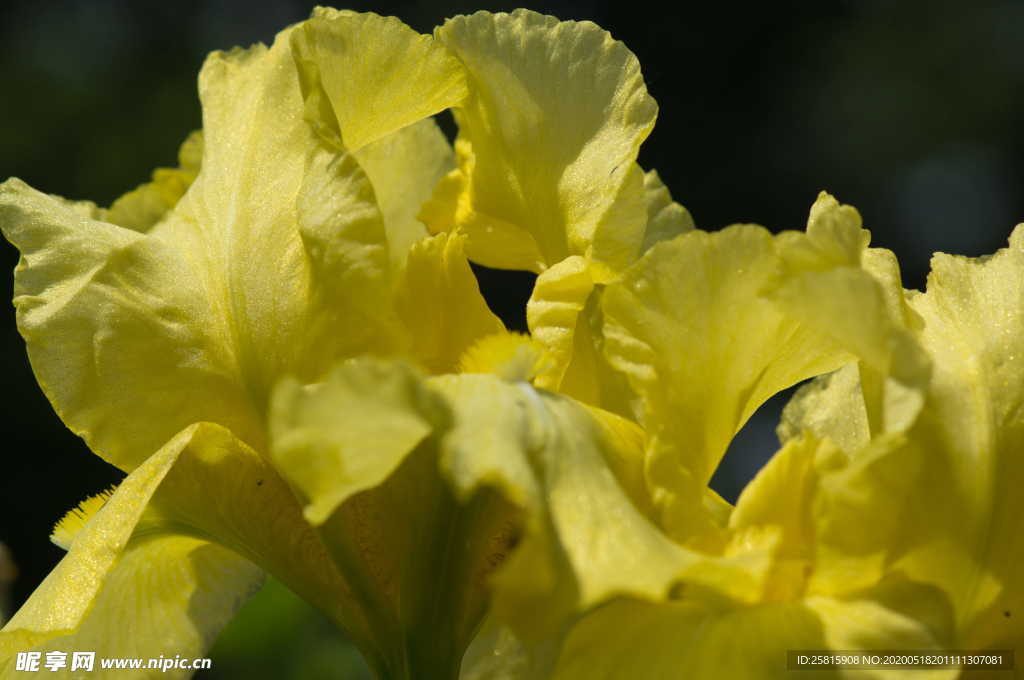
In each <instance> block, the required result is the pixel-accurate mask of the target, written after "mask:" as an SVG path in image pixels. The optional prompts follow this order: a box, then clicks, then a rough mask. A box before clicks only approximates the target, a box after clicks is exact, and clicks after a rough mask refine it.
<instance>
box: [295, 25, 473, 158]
mask: <svg viewBox="0 0 1024 680" xmlns="http://www.w3.org/2000/svg"><path fill="white" fill-rule="evenodd" d="M292 46H293V49H294V51H295V59H296V64H297V65H298V67H299V73H300V76H301V79H302V92H303V96H304V98H305V105H306V110H307V117H308V118H309V119H310V120H311V121H313V122H314V125H315V126H316V127H317V129H318V131H319V132H320V133H321V134H323V135H325V136H326V137H327V138H330V139H333V140H335V142H336V143H337V144H339V145H340V146H341V147H342V148H345V149H347V150H349V151H353V152H354V151H359V150H360V149H362V148H363V147H364V146H366V145H367V144H370V143H371V142H374V141H376V140H379V139H382V138H383V137H386V136H387V135H389V134H391V133H393V132H395V131H397V130H399V129H401V128H403V127H405V126H407V125H410V124H411V123H415V122H416V121H418V120H421V119H423V118H426V117H428V116H431V115H433V114H435V113H439V112H440V111H443V110H445V109H447V108H450V107H452V106H458V105H460V104H461V103H462V100H463V99H464V98H465V97H466V74H465V71H464V70H463V68H462V65H461V64H459V61H458V60H457V59H455V57H453V56H452V55H451V54H450V53H449V52H448V50H447V49H445V47H444V46H443V45H441V44H439V43H438V42H436V41H435V40H434V39H433V38H432V37H431V36H428V35H420V34H419V33H416V31H414V30H412V29H411V28H409V27H408V26H406V25H405V24H403V23H402V22H401V21H399V20H398V19H396V18H394V17H382V16H379V15H377V14H373V13H366V14H358V13H356V12H350V11H344V10H343V11H338V10H334V9H330V8H325V7H318V8H317V9H316V10H314V12H313V17H312V18H311V19H310V20H309V21H306V22H305V23H303V24H302V25H301V27H300V28H299V29H298V30H296V31H295V32H294V34H293V35H292Z"/></svg>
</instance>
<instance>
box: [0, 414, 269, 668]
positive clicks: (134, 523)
mask: <svg viewBox="0 0 1024 680" xmlns="http://www.w3.org/2000/svg"><path fill="white" fill-rule="evenodd" d="M193 434H194V432H186V433H183V434H182V435H180V436H179V437H176V438H175V439H174V440H173V441H171V442H169V443H168V445H167V446H166V447H164V448H163V449H161V451H160V452H159V453H157V454H155V455H153V456H152V457H151V458H150V459H149V460H147V461H146V462H145V463H144V464H143V465H142V466H141V467H139V468H138V469H137V470H136V471H135V473H134V474H132V475H130V476H129V477H128V478H127V479H126V480H125V481H124V482H123V483H122V484H121V486H120V487H119V488H118V490H117V491H116V492H115V493H114V494H113V495H112V496H111V498H110V499H109V501H107V503H106V504H105V505H104V506H102V508H101V509H99V510H98V512H96V514H95V515H94V516H93V517H92V518H91V521H89V523H88V524H87V525H86V526H85V527H84V528H82V529H81V530H80V531H79V532H78V533H77V535H76V536H74V540H73V543H72V545H71V549H70V551H69V553H68V555H67V556H66V557H65V558H64V559H63V560H62V561H61V562H60V564H58V565H57V567H56V568H55V569H54V570H53V571H52V572H51V573H50V575H49V576H48V577H47V578H46V580H44V581H43V583H42V585H40V586H39V588H38V589H37V590H36V591H35V593H34V594H33V595H32V596H31V597H30V598H29V600H28V602H26V603H25V605H24V606H22V608H21V609H20V610H19V611H18V612H17V614H15V616H14V617H13V618H12V619H11V620H10V621H8V622H7V625H6V626H4V628H3V631H2V632H0V664H2V668H3V677H15V673H16V671H15V670H14V660H15V656H16V653H17V652H23V651H28V650H30V649H36V650H47V649H56V650H62V651H67V650H70V649H73V650H82V651H96V652H97V655H98V656H115V657H120V656H125V657H129V656H132V657H134V656H138V657H157V656H160V655H161V654H167V653H168V652H169V651H172V650H173V651H172V654H173V653H180V654H182V655H183V656H184V655H188V656H191V657H201V656H203V652H204V651H205V650H206V649H207V648H208V647H209V646H210V645H211V644H212V642H213V639H214V637H215V636H216V634H217V632H218V631H219V630H220V628H222V627H223V626H224V624H226V623H227V621H228V620H229V619H230V617H231V616H233V615H234V613H235V612H236V611H237V610H238V608H239V607H240V606H241V604H242V602H244V600H245V599H246V597H247V596H248V595H250V594H252V592H254V590H255V589H256V588H258V587H259V585H260V584H261V583H262V580H263V572H262V571H261V570H260V569H258V568H257V567H255V566H254V565H253V564H252V563H251V562H249V561H248V560H246V559H244V558H242V557H240V556H238V555H237V554H236V553H233V552H231V551H230V550H227V549H225V548H222V547H220V546H217V545H215V544H212V543H210V542H208V541H205V540H202V539H198V538H192V537H186V536H182V535H159V534H155V535H153V534H150V535H147V532H146V531H145V511H146V509H147V507H148V505H149V503H150V501H151V500H152V498H153V496H154V495H155V494H156V493H157V491H158V489H159V487H160V485H161V484H162V483H163V481H164V480H165V478H166V477H167V475H168V473H169V472H170V470H171V469H172V467H173V466H174V464H175V462H176V461H177V460H178V458H179V456H180V455H181V454H182V452H183V451H184V450H185V449H186V448H187V447H188V446H190V445H192V443H193V442H192V436H193ZM64 672H65V674H66V677H71V675H70V672H69V669H67V668H66V669H64ZM96 674H97V675H98V676H99V677H113V674H110V673H107V674H104V673H103V672H102V671H99V669H97V671H96ZM178 676H179V677H183V676H184V674H181V673H179V674H178Z"/></svg>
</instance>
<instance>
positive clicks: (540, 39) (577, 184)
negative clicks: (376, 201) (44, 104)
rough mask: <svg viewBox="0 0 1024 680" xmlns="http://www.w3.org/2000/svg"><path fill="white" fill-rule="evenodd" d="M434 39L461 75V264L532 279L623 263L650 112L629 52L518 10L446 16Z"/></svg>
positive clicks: (582, 29)
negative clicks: (554, 269) (464, 94)
mask: <svg viewBox="0 0 1024 680" xmlns="http://www.w3.org/2000/svg"><path fill="white" fill-rule="evenodd" d="M436 35H437V37H438V39H439V40H440V41H441V42H443V43H444V44H445V45H446V46H447V47H448V48H449V49H450V50H451V51H452V52H453V53H454V54H455V55H456V56H457V57H458V58H459V59H460V60H461V61H462V63H463V64H464V66H465V68H466V70H467V72H468V73H469V91H470V94H469V97H468V98H467V100H466V101H465V103H464V104H462V106H461V108H460V109H459V110H458V116H457V122H458V123H459V130H460V132H459V134H460V140H465V141H464V145H465V147H464V150H463V151H462V152H461V153H460V159H461V163H460V172H461V173H462V175H463V178H462V186H461V188H462V191H463V192H465V194H466V196H465V197H459V198H458V199H457V200H458V201H459V202H460V206H459V209H457V210H455V211H454V215H455V218H456V224H457V226H459V227H460V228H462V229H463V230H464V231H465V232H466V233H467V235H468V236H469V245H468V251H469V253H470V257H471V258H472V259H474V260H475V261H478V262H480V263H481V264H485V265H487V266H491V267H499V268H506V269H528V270H532V271H536V272H540V271H543V270H544V269H545V268H547V267H550V266H553V265H555V264H556V263H558V262H560V261H561V260H563V259H565V258H566V257H568V256H570V255H581V256H584V257H586V258H587V259H588V260H593V261H595V262H600V263H602V264H603V265H605V267H606V268H609V269H611V270H617V269H621V268H623V267H625V266H626V265H627V264H628V263H629V261H631V260H632V258H634V257H635V255H636V252H637V250H638V249H639V247H640V243H641V241H642V239H643V229H644V225H645V223H646V206H645V203H644V192H643V173H642V171H641V170H640V169H639V168H638V167H637V166H636V165H635V160H636V155H637V151H638V149H639V146H640V144H641V143H642V142H643V140H644V139H645V138H646V136H647V135H648V134H649V133H650V131H651V129H652V127H653V126H654V119H655V116H656V112H657V107H656V105H655V103H654V100H653V99H651V98H650V97H649V96H648V95H647V91H646V88H645V87H644V84H643V79H642V77H641V75H640V67H639V64H638V63H637V61H636V58H635V57H634V56H633V54H632V53H631V52H629V50H627V49H626V48H625V46H624V45H623V44H622V43H620V42H616V41H614V40H612V38H611V36H609V35H608V34H607V33H606V32H605V31H603V30H601V29H600V28H598V27H597V26H595V25H594V24H592V23H589V22H579V23H577V22H559V21H558V20H557V19H555V18H554V17H545V16H542V15H540V14H536V13H534V12H529V11H526V10H517V11H515V12H513V13H512V14H490V13H487V12H478V13H476V14H473V15H472V16H467V17H456V18H454V19H450V20H449V21H448V22H446V23H445V25H444V26H442V27H440V28H439V29H437V31H436ZM442 228H443V227H442ZM524 239H525V240H526V241H527V242H532V243H530V244H529V245H527V244H524V243H520V244H519V247H518V248H508V247H507V244H509V243H511V242H521V241H523V240H524ZM601 275H602V276H603V275H604V273H603V272H602V274H601Z"/></svg>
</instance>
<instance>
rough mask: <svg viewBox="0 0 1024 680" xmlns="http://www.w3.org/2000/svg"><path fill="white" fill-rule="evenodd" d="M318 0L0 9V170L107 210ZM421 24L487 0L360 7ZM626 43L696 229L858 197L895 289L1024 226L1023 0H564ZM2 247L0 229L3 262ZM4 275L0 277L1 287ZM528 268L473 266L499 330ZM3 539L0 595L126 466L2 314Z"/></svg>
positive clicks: (25, 587)
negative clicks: (245, 52) (205, 87)
mask: <svg viewBox="0 0 1024 680" xmlns="http://www.w3.org/2000/svg"><path fill="white" fill-rule="evenodd" d="M311 6H312V4H311V3H302V2H278V3H272V4H263V3H248V2H241V1H239V0H220V1H218V2H209V3H197V2H159V3H151V2H117V1H114V0H107V1H104V2H86V1H80V2H63V3H43V2H13V3H12V2H7V3H5V4H4V5H3V9H0V76H2V80H0V180H2V179H3V178H6V177H7V176H9V175H10V176H18V177H21V178H22V179H24V180H25V181H27V182H28V183H29V184H31V185H33V186H35V187H36V188H39V189H42V190H44V191H47V192H51V193H56V194H60V195H63V196H67V197H69V198H75V199H90V200H94V201H96V202H97V203H99V204H101V205H108V204H109V203H110V202H111V201H112V200H113V199H114V198H115V197H117V196H118V195H120V194H121V193H123V192H124V191H126V190H128V189H130V188H132V187H134V186H135V185H136V184H138V183H140V182H143V181H145V180H147V179H148V176H149V173H150V172H151V170H152V169H153V168H154V167H156V166H158V165H174V163H175V154H176V150H177V146H178V144H179V142H180V141H181V140H182V139H183V138H184V137H185V135H186V134H187V133H188V132H189V131H191V130H193V129H196V128H198V127H200V111H199V105H198V101H197V98H196V95H195V78H196V74H197V72H198V70H199V67H200V65H201V64H202V61H203V57H204V55H205V54H206V53H207V52H209V51H211V50H213V49H219V48H228V47H231V46H233V45H238V44H241V45H247V44H250V43H252V42H255V41H265V42H269V41H271V40H272V39H273V36H274V33H275V32H276V31H277V30H278V29H280V28H282V27H284V26H285V25H286V24H288V23H291V22H294V21H298V20H301V19H303V18H304V17H305V16H307V15H308V13H309V10H310V8H311ZM348 6H349V7H350V8H352V9H357V10H372V11H377V12H379V13H382V14H395V15H397V16H399V17H401V18H403V19H404V20H405V21H406V22H407V23H409V24H410V25H412V26H413V27H414V28H416V29H418V30H420V31H424V32H426V31H429V30H430V29H431V28H432V27H433V26H434V25H435V24H437V23H440V22H441V21H442V20H443V19H444V18H445V17H446V16H450V15H453V14H459V13H465V12H470V11H473V10H476V9H491V10H498V9H511V8H513V7H515V6H516V5H515V4H507V5H506V4H495V3H485V2H481V3H473V4H468V3H461V2H449V3H444V2H438V3H415V2H409V3H386V2H380V3H367V2H355V3H351V4H349V5H348ZM531 7H532V8H533V9H537V10H539V11H544V12H547V13H551V14H555V15H557V16H559V17H560V18H563V19H590V20H593V21H596V22H597V23H598V24H600V25H601V26H603V27H604V28H606V29H608V30H610V31H611V32H612V34H613V35H614V36H615V37H616V38H619V39H621V40H623V41H624V42H625V43H626V44H627V45H628V46H629V47H630V48H631V49H632V50H633V51H634V52H635V53H636V54H637V56H638V57H639V59H640V63H641V64H642V66H643V69H644V74H645V77H646V80H647V85H648V89H649V90H650V92H651V93H652V95H653V96H654V97H655V99H657V101H658V103H659V105H660V114H659V118H658V126H657V128H656V129H655V131H654V133H653V134H652V135H651V137H650V138H649V139H648V141H647V143H646V144H645V146H644V147H643V150H642V152H641V155H640V162H641V164H642V165H643V166H644V167H645V168H647V169H649V168H657V170H658V171H659V173H660V174H661V176H662V178H663V179H664V181H665V183H666V184H667V185H668V186H669V188H670V189H671V190H672V193H673V195H674V196H675V198H676V200H678V201H679V202H681V203H683V204H684V205H685V206H687V207H688V208H689V209H690V211H691V212H692V214H693V215H694V217H695V219H696V221H697V224H698V225H699V226H700V227H702V228H704V229H717V228H719V227H721V226H724V225H726V224H729V223H733V222H758V223H761V224H764V225H766V226H768V227H770V228H772V229H776V230H777V229H782V228H801V227H802V226H803V225H804V223H805V219H806V214H807V209H808V208H809V206H810V205H811V203H812V202H813V200H814V198H815V196H816V195H817V192H818V191H819V190H821V189H827V190H828V191H830V192H832V193H834V194H835V195H836V196H837V197H838V198H839V199H840V200H841V201H843V202H845V203H851V204H853V205H855V206H857V207H858V208H859V209H860V211H861V213H862V214H863V216H864V220H865V225H866V226H867V227H868V228H869V229H871V231H872V232H873V234H874V243H875V244H876V245H881V246H884V247H887V248H891V249H892V250H894V251H895V252H896V253H897V255H898V256H899V258H900V261H901V263H902V264H903V267H904V276H905V279H904V282H905V285H907V286H908V287H917V288H920V287H923V285H924V278H925V275H926V272H927V266H928V258H929V256H930V254H931V253H932V252H933V251H936V250H943V251H947V252H954V253H962V254H967V255H979V254H982V253H987V252H991V251H993V250H995V249H996V248H998V247H1000V246H1001V245H1003V244H1005V239H1006V237H1007V236H1008V234H1009V232H1010V229H1011V228H1012V226H1013V225H1014V224H1015V223H1017V222H1021V221H1024V191H1022V187H1024V184H1022V180H1024V49H1022V48H1021V45H1022V41H1024V2H1021V1H1015V2H1002V3H981V2H966V1H963V2H949V1H941V0H939V1H931V2H895V1H893V2H882V1H877V0H876V1H871V0H862V1H857V2H854V1H847V2H813V3H812V2H803V3H780V2H774V3H749V4H743V3H726V2H719V3H700V4H686V3H679V4H678V8H677V10H675V12H674V13H672V14H668V15H666V14H665V13H664V12H656V11H654V10H653V9H651V8H650V7H645V6H644V5H643V4H642V3H637V2H618V3H612V2H560V3H543V4H534V5H532V6H531ZM16 259H17V256H16V252H15V250H14V249H13V248H12V247H11V246H9V245H8V244H6V243H2V244H0V269H2V271H3V272H9V271H10V270H11V269H12V268H13V267H14V264H15V262H16ZM11 283H12V279H11V276H10V275H9V274H3V275H2V276H0V299H6V300H9V299H10V297H11ZM528 285H529V278H528V277H523V276H518V277H516V276H511V277H509V276H497V277H487V278H486V279H485V293H486V294H487V295H488V298H489V299H490V300H491V301H492V303H493V305H494V306H495V307H496V308H497V309H498V310H499V311H500V312H501V313H502V314H503V315H504V316H505V318H506V319H507V320H508V321H509V322H510V323H511V324H512V325H521V324H522V323H523V322H522V311H521V310H519V309H516V306H517V305H518V304H520V303H521V302H522V301H525V299H526V296H528V294H529V288H528ZM0 324H2V331H0V343H2V350H0V362H2V371H3V381H4V382H3V388H4V389H3V392H2V393H3V405H4V407H5V408H4V411H3V417H2V418H0V442H2V444H0V446H2V447H3V449H2V450H3V453H2V456H3V459H2V462H3V467H2V469H0V542H2V543H5V544H7V546H8V547H9V548H10V550H11V552H12V554H13V556H14V558H15V560H16V562H17V563H18V565H19V567H20V573H21V575H20V578H19V579H18V580H17V581H16V583H15V585H14V591H13V600H14V602H15V603H16V604H17V603H19V602H20V601H21V600H22V599H23V598H24V597H26V596H27V595H28V594H29V593H30V592H31V590H32V589H33V588H34V587H35V586H36V585H37V584H38V582H39V581H40V580H41V579H42V577H43V576H44V575H45V574H46V573H47V571H48V570H49V569H50V568H51V567H52V565H53V564H55V563H56V561H57V560H58V559H59V558H60V556H61V555H62V552H61V551H60V550H59V549H57V548H55V547H53V546H51V545H50V544H49V542H48V541H47V536H48V533H49V530H50V527H51V525H52V523H53V522H54V521H55V520H57V519H58V518H59V517H60V516H61V515H62V514H63V513H64V512H65V511H67V510H68V509H69V508H71V507H72V506H74V505H75V504H76V503H77V502H78V501H79V500H81V499H82V498H83V497H84V496H86V495H88V494H92V493H95V492H97V491H99V490H100V489H102V488H104V487H105V486H107V485H109V484H110V483H112V482H115V481H116V480H117V479H118V478H119V475H118V474H117V473H116V471H115V470H113V469H112V468H110V467H109V466H107V465H106V464H105V463H103V462H102V461H100V460H99V459H98V458H97V457H95V456H93V455H91V454H90V453H89V452H88V450H87V449H86V448H85V447H84V445H83V444H82V443H81V442H80V441H79V440H78V439H77V438H75V437H74V436H73V435H71V434H70V433H69V432H67V431H66V430H65V429H64V428H63V426H62V425H61V423H60V421H59V420H58V419H57V417H56V416H55V415H54V413H53V411H52V410H51V408H50V406H49V405H48V403H47V402H46V400H45V399H44V397H43V395H42V393H41V392H40V390H39V388H38V387H37V385H36V383H35V381H34V379H33V377H32V374H31V371H30V368H29V366H28V362H27V360H26V358H25V351H24V345H23V343H22V341H21V339H20V337H19V336H18V334H17V332H16V330H15V329H14V310H13V308H8V309H7V311H6V312H4V313H3V314H0ZM783 403H784V398H776V399H775V400H773V401H772V402H770V403H769V405H768V406H767V407H766V408H765V409H762V411H761V412H759V414H758V415H757V416H755V418H754V420H753V421H752V422H751V424H750V425H749V426H748V427H747V428H745V430H744V431H743V432H742V433H741V434H740V436H739V438H738V442H737V444H736V445H735V446H734V447H733V450H732V451H730V455H729V456H728V458H727V460H726V464H725V466H724V467H723V469H722V470H721V471H720V473H719V474H718V475H717V476H716V480H715V485H716V486H717V487H718V488H719V489H720V490H721V491H722V492H723V493H724V494H725V495H726V496H727V497H729V498H734V497H735V494H736V493H737V491H738V489H740V488H742V485H743V483H745V481H746V480H747V479H748V478H749V477H750V475H751V474H752V472H753V470H756V468H757V467H758V466H759V465H760V464H761V463H762V462H763V461H764V460H765V459H766V458H767V457H768V456H769V455H770V454H771V453H772V452H773V451H774V435H773V432H772V429H773V427H774V424H775V422H776V421H777V418H778V410H779V409H780V408H781V406H782V404H783Z"/></svg>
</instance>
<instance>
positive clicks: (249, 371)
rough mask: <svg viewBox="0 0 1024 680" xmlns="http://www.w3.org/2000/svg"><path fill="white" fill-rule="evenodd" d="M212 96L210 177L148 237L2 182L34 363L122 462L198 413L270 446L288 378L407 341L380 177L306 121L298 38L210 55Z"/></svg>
mask: <svg viewBox="0 0 1024 680" xmlns="http://www.w3.org/2000/svg"><path fill="white" fill-rule="evenodd" d="M200 91H201V95H202V100H203V115H204V121H203V128H204V148H203V161H202V166H203V169H202V172H201V174H200V176H199V177H198V178H197V179H196V181H195V182H194V183H193V184H192V185H191V186H190V188H189V190H188V192H187V194H186V195H185V196H184V197H183V198H182V199H181V200H180V201H179V202H178V203H177V205H176V206H175V207H174V209H173V210H172V211H171V212H170V213H168V214H167V215H166V216H165V217H164V218H163V219H162V220H161V221H160V222H159V223H158V224H157V225H156V226H155V227H154V228H153V229H152V230H151V231H150V232H148V233H147V234H145V235H143V234H140V233H138V232H136V231H132V230H129V229H125V228H122V227H117V226H114V225H110V224H107V223H103V222H98V221H95V220H90V219H87V217H86V216H85V215H84V214H83V213H82V211H80V210H78V209H76V208H75V207H74V206H70V205H68V204H67V203H64V202H61V201H59V200H56V199H51V198H49V197H46V196H43V195H41V194H39V193H37V192H34V191H32V190H30V189H29V188H27V187H26V186H24V185H23V184H21V183H19V182H17V181H16V180H12V181H10V182H8V183H7V184H5V185H4V187H3V189H2V190H0V226H2V228H3V230H4V233H5V235H6V236H7V237H8V238H9V239H10V240H11V241H12V242H14V243H15V245H17V246H18V247H19V248H20V250H21V251H22V263H21V265H20V266H19V269H18V271H17V273H16V305H17V306H18V309H19V312H18V317H19V327H20V329H21V331H22V334H23V335H24V336H25V338H26V340H27V344H28V350H29V355H30V358H31V360H32V363H33V367H34V369H35V371H36V375H37V377H38V378H39V381H40V383H41V385H42V386H43V389H44V391H45V392H46V393H47V395H48V396H49V398H50V400H51V401H52V402H53V404H54V406H55V408H56V410H57V412H58V413H59V414H60V415H61V417H62V419H63V420H64V421H65V422H66V423H67V424H68V426H69V427H71V429H72V430H74V431H75V432H77V433H79V434H81V435H82V436H83V437H84V438H85V439H86V441H87V442H88V444H89V445H90V447H91V448H92V449H93V450H94V451H96V452H97V453H98V454H99V455H101V456H102V457H104V458H105V459H107V460H108V461H110V462H112V463H114V464H116V465H118V466H120V467H121V468H123V469H125V470H131V469H132V468H134V467H135V466H136V465H138V463H139V462H140V461H141V460H143V459H144V458H145V457H146V456H148V455H150V454H151V453H152V452H153V451H155V450H157V449H158V448H159V447H160V446H161V445H162V444H163V443H164V442H165V441H166V440H168V439H169V438H170V437H171V436H172V435H173V434H174V433H175V432H177V431H179V430H180V429H181V428H183V427H185V426H186V425H188V424H190V423H193V422H198V421H213V422H218V423H220V424H222V425H225V426H226V427H228V428H229V429H231V430H232V431H233V432H235V433H236V434H238V436H239V437H241V438H242V439H243V440H244V441H246V442H248V443H249V444H251V445H253V446H255V447H257V448H262V445H263V437H264V424H263V417H264V413H265V409H266V401H267V395H268V391H269V389H270V386H271V385H273V384H274V383H275V382H276V381H277V380H278V379H279V378H280V377H281V376H282V375H284V374H297V375H300V376H304V377H306V378H308V379H312V378H315V377H318V376H319V374H320V372H322V371H323V370H325V368H326V367H327V366H329V365H330V364H331V363H332V361H333V360H334V359H335V358H337V357H343V356H350V355H352V354H356V353H360V352H362V351H367V350H371V351H376V352H383V353H387V352H389V351H395V348H397V347H399V346H400V345H401V340H400V337H399V335H398V332H397V322H396V321H395V320H394V319H393V316H394V315H393V313H392V312H391V311H390V307H389V305H388V304H386V303H387V301H388V299H389V295H390V285H391V283H390V274H389V271H388V269H389V268H388V253H387V246H386V238H385V231H384V226H383V223H382V218H381V214H380V210H379V208H378V206H377V203H376V199H375V194H374V190H373V187H372V186H371V184H370V181H369V180H368V178H367V177H366V174H365V173H364V172H363V170H362V169H361V167H360V166H359V164H358V162H357V161H356V160H355V159H354V158H353V157H352V156H351V155H350V154H338V153H335V152H334V151H331V150H330V149H327V148H326V147H324V146H322V145H321V144H320V143H319V142H318V140H317V138H316V136H315V135H314V134H313V132H312V131H311V130H310V129H309V126H308V125H307V123H305V122H304V121H303V120H302V118H301V116H300V115H298V113H297V112H298V111H301V107H302V97H301V93H300V90H299V84H298V78H297V76H296V74H295V70H294V67H293V60H292V56H291V53H290V49H289V40H288V32H287V31H286V32H285V33H283V34H282V35H281V36H280V37H279V38H278V40H277V41H276V42H275V44H274V46H273V47H272V48H270V49H266V48H264V47H262V46H260V47H255V48H253V49H252V50H249V51H241V50H236V51H234V52H231V53H227V54H224V53H216V54H214V55H212V56H211V57H210V58H209V59H208V61H207V63H206V65H205V67H204V69H203V72H202V75H201V78H200Z"/></svg>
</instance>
